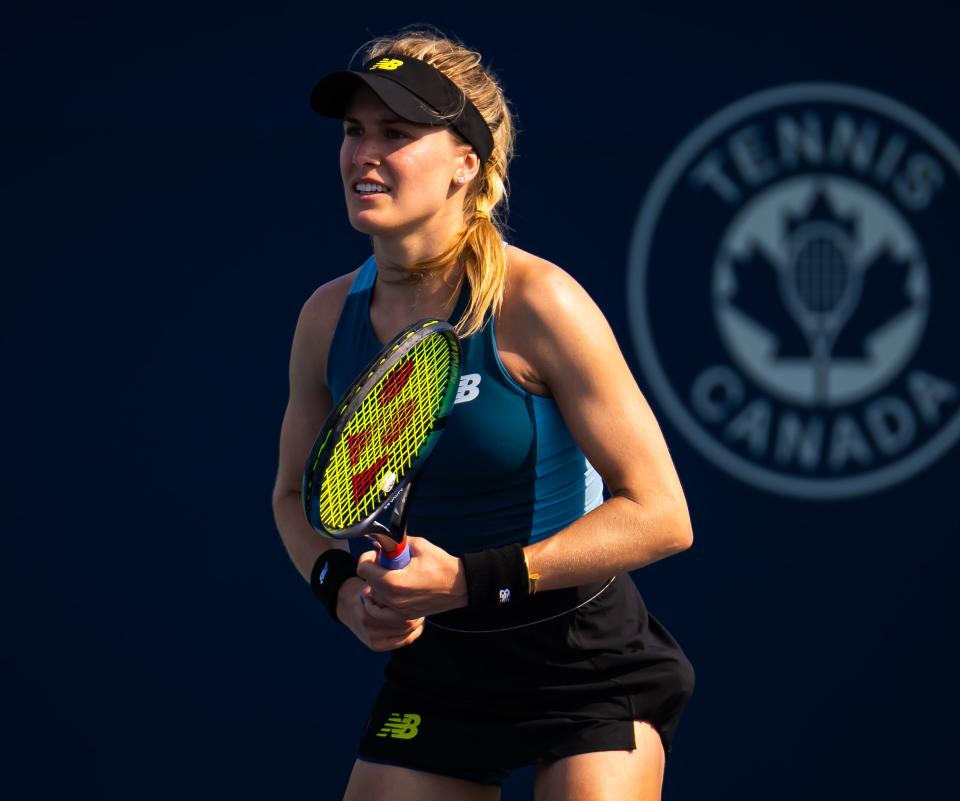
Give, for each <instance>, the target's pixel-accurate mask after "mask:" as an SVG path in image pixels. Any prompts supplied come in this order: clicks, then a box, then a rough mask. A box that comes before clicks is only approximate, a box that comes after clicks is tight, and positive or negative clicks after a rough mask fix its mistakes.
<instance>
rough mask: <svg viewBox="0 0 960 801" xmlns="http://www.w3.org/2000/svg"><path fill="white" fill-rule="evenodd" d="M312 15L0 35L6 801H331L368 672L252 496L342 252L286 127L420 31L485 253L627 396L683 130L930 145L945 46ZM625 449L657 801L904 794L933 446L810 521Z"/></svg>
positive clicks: (370, 685)
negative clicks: (769, 125) (487, 88)
mask: <svg viewBox="0 0 960 801" xmlns="http://www.w3.org/2000/svg"><path fill="white" fill-rule="evenodd" d="M771 5H777V4H771ZM349 6H350V4H338V5H337V7H336V8H335V9H334V10H331V9H330V8H329V7H326V6H324V5H322V4H318V3H307V2H300V3H287V4H281V5H276V6H275V5H272V4H267V3H259V4H250V3H225V2H211V3H204V4H202V5H199V6H195V7H187V6H183V7H177V6H176V5H171V4H155V5H149V6H145V5H143V4H121V3H85V4H73V5H63V6H61V7H56V6H39V5H38V6H30V7H29V8H30V10H28V11H24V10H19V11H16V12H13V15H12V16H11V15H10V12H7V13H6V14H5V16H6V20H5V22H4V24H3V25H2V26H0V31H2V33H0V36H2V48H0V59H2V70H0V74H2V76H3V78H2V84H3V85H2V95H0V97H2V108H3V116H4V120H5V122H4V123H3V127H2V132H0V136H2V138H3V151H2V152H3V156H2V158H3V172H2V181H3V192H2V194H0V203H2V220H3V227H4V233H3V240H2V241H3V252H4V256H3V268H2V275H3V284H2V290H0V312H2V317H0V320H2V329H0V337H2V359H3V376H4V380H3V403H4V415H3V422H4V427H5V436H4V444H5V448H4V452H5V458H4V459H3V469H4V473H5V475H4V477H3V483H2V488H3V489H2V492H3V495H2V507H0V522H2V526H3V536H2V541H0V542H2V545H0V548H2V565H3V573H4V574H5V575H4V577H3V580H2V582H0V593H2V596H0V601H2V603H3V610H4V619H5V621H6V622H5V625H4V627H3V638H2V643H3V649H2V659H3V662H2V666H3V673H4V688H5V690H6V692H5V701H4V705H3V718H4V728H5V730H6V732H7V737H6V738H5V739H6V740H7V745H6V747H5V749H4V754H3V756H4V763H5V764H4V768H3V772H2V774H0V788H2V789H0V793H2V794H3V795H4V796H5V797H8V798H54V797H60V796H63V795H67V796H69V797H71V798H76V799H87V798H89V799H131V798H136V799H149V798H169V797H181V798H201V797H206V798H227V797H229V798H233V799H246V798H250V799H253V798H264V797H275V798H291V797H295V796H297V797H310V798H315V799H335V798H339V797H340V793H341V792H342V788H343V786H344V785H345V782H346V778H347V776H348V773H349V769H350V765H351V763H352V758H353V748H354V744H355V742H356V740H357V737H358V735H359V733H360V730H361V727H362V725H363V723H364V721H365V717H366V713H367V710H368V704H369V701H370V699H371V697H372V695H373V693H374V690H375V688H376V686H377V682H378V679H379V676H380V673H381V670H382V665H383V657H381V656H377V655H371V654H370V653H368V652H365V650H364V648H363V647H362V646H360V645H359V643H357V642H356V641H352V640H351V637H350V636H349V634H348V632H346V631H345V630H343V629H341V628H336V627H334V626H333V625H331V623H330V622H329V621H328V619H326V617H325V613H324V612H323V610H322V609H320V608H319V606H318V605H317V604H316V603H315V602H314V601H313V600H312V599H311V597H310V594H309V591H308V589H307V587H306V586H305V585H304V583H303V582H302V581H301V580H300V578H299V577H298V576H297V574H296V572H295V570H294V569H293V567H292V565H291V564H290V563H289V561H288V559H287V557H286V554H285V552H284V550H283V547H282V545H281V542H280V539H279V537H278V536H277V534H276V531H275V528H274V523H273V518H272V513H271V509H270V492H271V489H272V483H273V478H274V474H275V470H276V459H277V440H278V433H279V425H280V420H281V417H282V414H283V409H284V405H285V402H286V391H287V386H286V380H287V377H286V369H287V358H288V351H289V345H290V339H291V336H292V333H293V328H294V324H295V322H296V318H297V313H298V311H299V309H300V306H301V304H302V303H303V301H304V300H305V299H306V298H307V297H308V295H309V294H310V293H311V291H312V290H313V289H314V288H315V287H316V286H317V285H319V284H320V283H322V282H324V281H325V280H327V279H329V278H331V277H333V276H334V275H337V274H340V273H342V272H345V271H347V270H350V269H352V268H353V267H355V266H356V265H358V264H359V263H360V262H361V261H362V260H363V259H364V258H365V257H366V256H367V255H368V253H369V246H368V242H367V241H366V240H365V238H364V237H363V236H361V235H360V234H358V233H356V232H355V231H353V230H352V229H351V228H350V227H349V224H348V223H347V220H346V215H345V213H344V209H343V200H342V191H341V186H340V182H339V173H338V167H337V148H338V141H339V138H340V134H339V126H338V125H337V124H335V123H334V122H332V121H328V120H324V119H321V118H318V117H316V116H315V115H313V114H312V113H311V112H310V111H309V109H308V106H307V94H308V92H309V89H310V88H311V86H312V84H313V82H314V81H315V80H316V78H317V77H319V76H320V75H321V74H323V73H325V72H326V71H329V70H331V69H334V68H339V67H341V66H344V65H345V64H346V63H347V61H348V59H349V57H350V56H351V54H352V53H353V51H354V49H355V48H357V47H358V46H359V45H360V44H362V42H363V41H365V40H366V39H368V38H369V37H371V36H373V35H376V34H381V33H386V32H391V31H393V30H395V29H396V28H398V27H399V26H401V25H404V24H407V23H410V22H416V21H427V22H432V23H435V24H437V25H439V26H441V27H442V28H444V29H445V30H447V31H450V32H453V33H455V34H457V35H459V36H461V37H462V38H463V39H464V40H465V41H466V42H467V43H468V44H469V45H471V46H473V47H475V48H477V49H479V50H480V51H481V52H482V53H483V54H484V56H485V59H486V61H487V63H489V64H491V65H492V66H493V68H494V70H495V71H496V72H497V73H498V74H499V76H500V77H501V79H502V81H503V84H504V86H505V89H506V92H507V94H508V96H509V97H510V98H511V99H512V101H513V103H514V105H515V108H516V111H517V113H518V115H519V124H520V137H519V142H518V152H519V157H518V158H517V160H516V162H515V164H514V168H513V172H512V175H511V177H512V186H513V195H512V199H511V206H512V215H511V218H510V221H511V225H512V228H513V229H514V230H513V233H512V235H511V238H512V240H513V241H515V242H516V244H518V245H519V246H521V247H523V248H524V249H527V250H530V251H533V252H535V253H537V254H539V255H542V256H544V257H546V258H548V259H551V260H553V261H555V262H557V263H559V264H560V265H562V266H564V267H565V268H567V269H568V270H570V271H571V272H572V273H573V274H574V275H575V276H576V277H577V278H578V279H579V280H580V281H581V282H582V283H583V284H584V285H585V286H586V288H587V289H588V290H589V291H590V293H591V294H592V295H593V296H594V298H595V299H596V300H597V301H598V303H599V304H600V306H601V307H602V308H603V309H604V311H605V312H606V313H607V315H608V316H609V318H610V320H611V323H612V324H613V326H614V329H615V330H616V332H617V334H618V337H619V339H620V342H621V344H622V346H623V348H624V351H625V353H626V354H627V357H628V359H630V360H631V363H632V364H633V365H634V366H636V364H637V362H636V357H635V355H634V353H633V348H632V346H631V344H630V336H629V329H628V324H627V317H626V315H627V310H626V307H625V303H624V295H625V292H624V286H625V270H626V261H627V252H628V248H629V240H630V233H631V230H632V226H633V222H634V219H635V217H636V214H637V212H638V209H639V206H640V203H641V201H642V198H643V195H644V193H645V191H646V189H647V187H648V186H649V183H650V181H651V180H652V179H653V177H654V175H655V174H656V172H657V170H658V169H659V168H660V166H661V165H662V163H663V161H664V160H665V159H666V158H667V156H668V155H669V154H670V152H671V151H672V149H673V148H674V147H675V146H676V144H677V143H678V142H679V141H680V140H681V139H682V138H683V137H684V136H685V135H686V134H688V133H689V132H690V131H691V130H692V129H693V128H694V127H695V126H696V125H697V124H699V123H700V122H701V121H702V120H704V119H705V118H706V117H707V116H709V115H710V114H712V113H713V112H715V111H716V110H718V109H719V108H721V107H723V106H725V105H726V104H728V103H730V102H733V101H734V100H736V99H738V98H740V97H743V96H744V95H746V94H749V93H752V92H754V91H757V90H760V89H763V88H767V87H771V86H775V85H779V84H783V83H788V82H794V81H809V80H830V81H841V82H845V83H850V84H854V85H858V86H862V87H864V88H868V89H873V90H876V91H879V92H882V93H885V94H889V95H890V96H892V97H893V98H895V99H897V100H899V101H901V102H903V103H905V104H907V105H908V106H910V107H912V108H914V109H915V110H917V111H919V112H920V113H921V114H923V115H925V116H927V117H929V118H930V119H931V120H932V121H933V122H934V123H935V124H937V125H938V126H939V127H940V128H942V129H943V130H944V131H945V132H946V133H947V134H948V135H949V136H950V137H951V138H953V139H954V141H956V140H957V139H960V111H958V108H957V105H956V98H957V91H958V81H957V76H958V74H960V73H958V67H960V58H958V56H957V51H956V43H955V38H954V28H953V26H952V25H950V24H948V23H949V20H948V18H947V17H946V16H945V15H932V14H930V13H929V12H926V11H924V10H923V9H922V8H921V7H920V6H918V5H917V4H909V5H907V6H901V7H898V10H897V12H896V13H895V14H892V13H888V12H885V11H883V9H882V7H881V6H878V5H875V4H871V5H867V4H864V6H863V7H862V8H858V7H854V6H852V5H850V4H843V3H806V4H801V5H786V6H782V10H781V9H780V8H778V9H777V10H771V9H769V8H768V9H767V10H757V9H754V10H751V11H749V12H748V11H740V12H734V11H732V10H729V9H727V8H726V7H725V6H724V7H722V8H714V7H713V4H704V5H703V7H698V6H696V5H689V6H684V7H678V8H677V9H676V10H673V11H655V12H654V11H650V12H642V11H633V12H630V14H631V15H630V16H624V12H622V11H618V10H615V9H616V7H615V6H613V5H611V6H610V7H609V8H604V7H603V6H602V5H598V4H596V3H591V4H589V5H588V6H586V7H588V8H589V9H590V11H589V13H587V12H582V13H579V14H576V13H575V14H572V15H570V14H566V13H558V12H559V9H558V8H557V7H556V6H553V5H545V6H543V7H542V8H533V7H531V8H529V9H526V10H517V9H516V8H513V7H511V8H507V7H501V6H497V7H495V8H493V9H491V10H490V11H489V13H488V12H485V11H483V10H482V9H480V8H479V7H477V6H475V5H471V6H463V7H462V9H461V10H459V11H457V12H451V11H445V10H442V9H443V8H444V7H443V6H441V5H439V4H438V5H437V6H436V8H435V9H431V8H430V7H429V6H428V5H425V4H421V5H418V6H417V7H416V9H415V10H407V9H406V8H404V7H403V4H393V5H384V6H382V7H379V6H375V5H374V4H363V5H361V6H358V7H357V10H355V11H353V10H350V7H349ZM691 224H692V225H694V224H695V221H691ZM692 230H693V229H692ZM934 291H935V290H934ZM937 300H938V302H941V303H951V302H954V300H955V299H953V298H937ZM941 344H942V347H943V348H948V347H953V346H955V343H947V342H943V343H941ZM683 346H684V343H677V348H678V349H679V348H681V347H683ZM678 354H679V350H678ZM638 378H639V379H640V382H641V386H643V385H644V378H643V375H642V374H640V373H639V370H638ZM648 394H650V393H648ZM655 405H656V404H655ZM659 417H660V419H661V421H662V423H663V426H664V431H665V434H666V436H667V439H668V441H669V443H670V446H671V450H672V452H673V455H674V458H675V461H676V464H677V468H678V470H679V472H680V476H681V478H682V480H683V482H684V486H685V488H686V492H687V496H688V499H689V502H690V506H691V510H692V514H693V519H694V525H695V531H696V543H695V545H694V547H693V548H692V549H691V550H690V551H687V552H686V553H684V554H682V555H680V556H677V557H674V558H672V559H669V560H667V561H665V562H663V563H658V564H656V565H653V566H650V567H648V568H644V569H642V570H640V571H638V572H637V573H636V576H635V578H636V581H637V583H638V584H639V586H640V588H641V591H642V592H643V594H644V596H645V598H646V600H647V603H648V606H649V607H650V608H651V609H652V611H653V612H654V614H656V615H657V616H658V617H659V618H660V619H661V620H662V621H663V622H664V623H665V625H666V626H667V627H668V628H669V629H670V630H671V632H672V633H673V634H674V636H675V637H676V638H677V639H678V640H679V641H680V642H681V644H682V645H683V646H684V648H685V650H686V651H687V653H688V655H689V656H690V658H691V660H692V661H693V663H694V665H695V667H696V669H697V677H698V683H697V690H696V695H695V697H694V699H693V700H692V702H691V703H690V705H689V707H688V709H687V712H686V715H685V718H684V720H683V721H682V723H681V726H680V729H679V731H678V734H677V738H676V741H675V746H674V753H673V755H672V757H671V759H670V761H669V763H668V768H667V779H666V787H665V793H664V797H665V798H668V799H682V798H707V797H710V798H732V797H737V798H750V799H766V798H778V799H808V798H831V799H834V798H836V799H840V798H844V799H846V798H872V799H899V798H904V797H909V798H927V797H941V796H942V794H943V792H945V791H946V788H948V787H950V786H955V781H954V776H953V770H952V760H951V757H952V754H953V750H954V747H955V746H956V744H957V738H956V735H955V733H954V732H955V722H954V721H955V716H956V713H957V711H958V707H960V704H958V697H957V696H958V693H957V689H956V683H955V676H956V673H957V664H956V661H955V659H954V657H953V651H952V648H951V647H950V646H951V642H950V640H951V639H952V637H953V634H954V632H955V630H956V623H955V617H954V613H955V612H956V608H957V604H956V601H955V596H954V590H953V589H952V580H953V577H954V573H955V568H954V562H955V558H956V555H957V544H956V536H955V535H956V534H957V522H956V515H955V511H954V510H955V504H954V503H953V499H952V498H951V497H950V496H951V493H953V492H955V489H954V487H955V486H956V475H957V471H958V468H960V449H958V448H954V449H953V450H951V451H950V452H949V453H948V454H947V456H946V457H944V458H943V459H941V460H940V461H939V462H937V463H936V464H935V465H933V466H932V467H930V468H928V469H927V470H925V471H924V472H923V473H921V474H920V475H918V476H916V477H914V478H913V479H912V480H910V481H908V482H907V483H905V484H902V485H899V486H897V487H895V488H893V489H891V490H888V491H886V492H884V493H882V494H878V495H873V496H867V497H863V498H859V499H854V500H849V501H840V502H836V501H835V502H830V503H814V502H809V501H799V500H788V499H785V498H783V497H777V496H773V495H769V494H765V493H763V492H760V491H759V490H755V489H752V488H750V487H748V486H747V485H744V484H741V483H740V482H738V481H736V480H735V479H733V478H730V477H728V476H727V475H725V474H723V473H721V472H719V471H718V470H717V469H715V468H714V467H713V466H712V465H710V464H709V463H707V462H706V461H705V460H704V459H703V458H702V457H701V456H700V455H699V454H698V453H697V452H696V451H694V449H693V448H692V447H691V446H689V445H688V443H687V442H686V441H685V440H684V439H683V438H682V437H681V436H680V434H679V433H678V432H677V431H676V430H675V429H673V428H672V427H671V426H670V425H669V424H668V422H667V421H666V420H665V415H664V414H663V413H662V412H660V413H659ZM465 690H467V691H468V690H469V688H465ZM11 746H12V747H11ZM464 747H465V748H467V747H469V744H468V743H464ZM530 785H531V774H530V772H529V771H527V772H524V773H521V774H520V775H518V777H517V778H516V779H514V780H513V781H512V782H511V783H510V784H509V785H508V786H507V788H506V790H505V793H504V798H506V799H515V798H521V797H525V796H526V794H527V793H528V792H529V788H530Z"/></svg>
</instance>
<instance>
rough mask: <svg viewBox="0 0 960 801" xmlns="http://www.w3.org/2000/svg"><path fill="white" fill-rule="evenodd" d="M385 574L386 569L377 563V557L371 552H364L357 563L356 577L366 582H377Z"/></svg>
mask: <svg viewBox="0 0 960 801" xmlns="http://www.w3.org/2000/svg"><path fill="white" fill-rule="evenodd" d="M386 572H387V571H386V569H385V568H382V567H380V565H379V564H378V563H377V555H376V553H374V552H373V551H364V552H363V554H362V555H361V557H360V561H359V562H357V575H358V576H360V578H362V579H365V580H367V581H379V580H380V579H381V578H383V574H384V573H386Z"/></svg>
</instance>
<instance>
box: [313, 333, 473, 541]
mask: <svg viewBox="0 0 960 801" xmlns="http://www.w3.org/2000/svg"><path fill="white" fill-rule="evenodd" d="M438 335H439V336H443V337H444V338H445V339H446V340H447V343H448V344H447V346H448V347H449V348H450V351H451V359H450V363H451V366H450V369H449V371H448V372H449V375H448V377H447V385H446V387H445V389H444V392H443V395H442V397H441V399H440V405H439V408H438V412H437V414H436V415H435V417H434V422H433V426H432V429H431V431H430V434H429V435H428V436H427V438H426V440H425V442H424V444H423V445H422V446H421V447H420V448H419V449H418V451H417V457H416V459H415V460H414V462H413V464H411V465H410V467H409V468H408V469H407V471H406V472H405V473H404V475H403V477H402V478H401V479H400V480H399V481H397V483H396V485H395V486H394V487H393V488H391V490H390V492H389V493H388V494H387V495H386V497H385V498H384V499H383V500H382V501H381V502H380V503H379V504H378V505H377V507H376V508H375V509H374V510H373V511H372V512H371V513H370V514H369V515H367V516H366V517H365V518H364V519H363V520H361V521H359V522H358V523H356V524H354V525H352V526H349V527H348V528H345V529H334V528H331V527H329V526H327V525H326V524H325V523H324V522H323V520H321V519H320V503H319V492H318V490H319V486H320V482H319V478H320V477H321V476H322V475H323V473H324V471H325V470H326V468H327V465H328V464H329V462H330V459H331V457H332V455H333V450H334V446H335V445H336V444H337V442H338V441H339V440H340V437H341V435H342V434H343V432H344V429H345V428H346V426H347V424H348V423H349V422H350V420H351V419H352V418H353V414H354V412H355V411H356V410H357V409H358V408H359V407H360V404H362V403H363V401H364V400H366V398H367V397H368V396H369V394H370V392H372V391H373V390H374V389H375V388H376V386H377V384H379V382H380V381H381V380H382V379H383V377H384V376H386V375H387V373H389V372H390V370H392V369H393V368H394V367H395V366H396V365H397V363H398V362H399V361H400V360H401V359H402V358H403V357H404V356H406V355H407V354H408V353H410V351H411V350H413V348H414V347H416V346H417V345H418V344H420V343H421V342H422V341H423V340H425V339H427V338H428V337H431V336H438ZM462 360H463V352H462V350H461V347H460V340H459V339H458V337H457V335H456V332H455V330H454V328H453V326H452V325H451V324H450V323H448V322H446V321H445V320H433V319H425V320H418V321H417V322H416V323H413V324H412V325H410V326H408V327H407V328H405V329H404V330H403V331H401V332H400V333H399V334H397V336H395V337H394V338H393V339H392V340H390V342H388V343H387V344H386V345H384V347H383V349H382V350H381V351H380V352H379V353H378V354H377V355H376V356H375V357H374V358H373V359H372V360H371V361H370V363H369V364H368V365H367V366H366V368H364V370H363V371H362V372H361V373H360V375H359V377H358V378H357V379H356V380H355V381H354V382H353V384H351V385H350V387H349V388H348V389H347V390H346V392H344V393H343V395H342V396H341V397H340V399H339V400H338V402H337V404H336V406H334V407H333V410H332V411H331V413H330V414H329V415H328V417H327V419H326V421H325V422H324V424H323V427H322V428H321V429H320V433H319V434H318V435H317V437H316V439H315V441H314V444H313V447H312V448H311V449H310V452H309V454H308V456H307V463H306V467H305V469H304V473H303V481H302V486H301V501H302V505H303V510H304V514H305V515H306V517H307V520H308V522H309V523H310V525H311V526H312V527H313V529H314V530H315V531H317V532H318V533H319V534H321V535H323V536H325V537H328V538H330V539H336V540H343V539H350V538H352V537H356V536H360V535H363V534H368V535H369V534H370V533H371V531H377V532H380V534H378V535H377V536H376V540H377V542H378V543H379V544H380V545H381V547H382V548H383V549H384V552H383V554H382V556H383V557H387V558H389V556H390V552H391V551H392V552H398V551H400V550H402V545H403V543H402V540H403V538H404V529H405V528H406V518H407V509H408V508H409V503H408V502H409V499H410V494H411V493H410V491H409V488H410V483H411V482H412V480H413V478H414V477H415V476H416V475H417V473H418V472H419V471H420V469H421V468H422V467H423V465H424V463H425V462H426V460H427V458H428V457H429V456H430V453H431V451H432V450H433V448H434V447H435V446H436V443H437V440H438V438H439V436H440V434H441V432H442V430H443V427H444V426H445V425H446V422H447V418H448V416H449V415H450V411H451V410H452V409H453V404H454V402H455V400H456V395H457V389H458V388H459V383H460V367H461V363H462ZM398 499H399V503H396V506H394V504H395V502H397V501H398ZM388 511H389V515H388V517H387V520H388V522H387V524H386V525H385V524H384V523H382V522H380V520H378V518H381V517H383V516H384V513H385V512H388ZM381 535H386V537H387V538H388V541H387V542H384V541H383V540H381V538H380V536H381ZM390 542H393V543H394V547H390V545H389V543H390Z"/></svg>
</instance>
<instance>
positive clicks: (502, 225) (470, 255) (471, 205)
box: [361, 27, 514, 337]
mask: <svg viewBox="0 0 960 801" xmlns="http://www.w3.org/2000/svg"><path fill="white" fill-rule="evenodd" d="M361 49H363V50H364V59H363V60H364V62H366V61H369V60H370V59H373V58H378V57H379V56H381V55H383V54H384V53H396V54H398V55H404V56H410V57H412V58H418V59H420V60H421V61H426V62H427V63H428V64H430V65H431V66H433V67H434V68H436V69H438V70H440V71H441V72H442V73H443V74H444V75H446V76H447V77H448V78H449V79H450V80H451V81H453V82H454V83H455V84H456V85H457V86H458V87H460V90H461V91H462V92H463V94H464V95H465V96H466V97H467V98H468V99H469V100H470V102H471V103H473V105H474V106H476V107H477V110H478V111H479V112H480V114H481V115H482V116H483V119H484V120H485V121H486V123H487V125H488V126H489V128H490V131H491V132H492V134H493V152H492V153H491V154H490V158H488V159H487V163H486V164H485V165H483V167H482V168H481V171H480V172H479V173H478V174H477V176H476V177H475V178H474V180H473V181H471V182H470V184H469V185H468V186H467V189H466V192H465V195H464V209H463V212H464V220H465V221H466V227H465V228H464V230H463V231H461V232H460V233H459V235H458V236H457V238H456V239H455V240H454V243H453V245H452V246H451V247H450V248H449V249H448V250H447V251H446V252H444V253H442V254H440V255H439V256H437V257H436V258H435V259H432V260H430V261H428V262H423V263H422V264H420V265H418V266H419V267H420V268H421V269H422V270H424V271H434V270H439V269H442V268H445V267H448V266H450V265H453V264H457V263H462V264H463V268H464V273H463V274H464V275H466V277H467V280H468V281H469V283H470V304H469V306H467V309H466V310H465V311H464V313H463V317H461V318H460V320H459V321H458V322H457V324H456V327H457V333H458V334H459V335H460V336H461V337H468V336H470V335H471V334H474V333H476V332H477V331H479V330H480V329H481V328H482V327H483V323H484V319H485V318H486V315H487V313H488V312H489V313H490V314H491V315H493V314H496V313H497V312H498V311H499V310H500V306H501V305H502V303H503V286H504V282H505V280H506V273H507V257H506V254H505V252H504V245H503V243H504V231H505V229H506V212H507V194H508V183H507V167H508V166H509V164H510V160H511V159H512V158H513V147H514V122H513V117H512V113H511V110H510V108H509V105H508V103H507V99H506V98H505V97H504V95H503V90H502V89H501V88H500V84H499V83H498V82H497V79H496V78H495V77H494V76H493V74H492V73H491V72H489V71H488V70H487V69H486V68H485V67H484V66H483V65H482V64H481V63H480V54H479V53H477V52H476V51H474V50H470V49H468V48H467V47H466V46H465V45H464V44H463V43H462V42H460V41H458V40H456V39H451V38H449V37H447V36H444V35H443V34H442V33H441V32H440V31H437V30H429V29H425V28H419V27H418V28H413V29H410V28H404V29H402V30H400V31H399V32H398V33H396V34H393V35H391V36H382V37H378V38H376V39H373V40H372V41H370V42H367V43H366V45H364V46H363V48H361ZM450 131H451V133H453V134H454V135H455V136H459V134H457V133H456V132H455V131H453V129H450Z"/></svg>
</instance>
